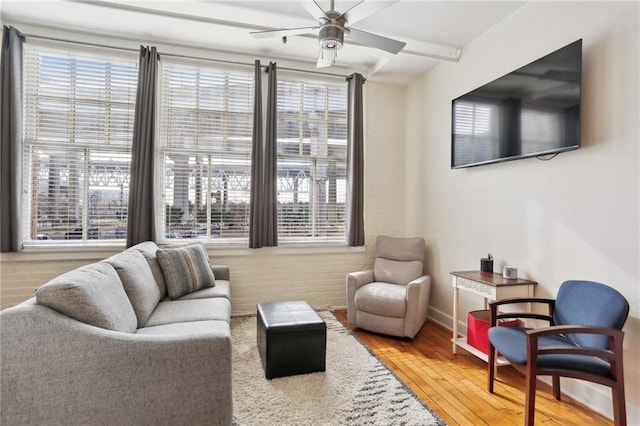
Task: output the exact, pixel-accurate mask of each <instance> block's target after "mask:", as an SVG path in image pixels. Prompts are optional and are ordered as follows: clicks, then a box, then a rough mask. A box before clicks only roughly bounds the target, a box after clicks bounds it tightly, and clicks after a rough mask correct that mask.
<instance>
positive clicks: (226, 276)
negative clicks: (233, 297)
mask: <svg viewBox="0 0 640 426" xmlns="http://www.w3.org/2000/svg"><path fill="white" fill-rule="evenodd" d="M211 271H213V275H214V276H215V277H216V280H225V281H231V272H230V270H229V266H227V265H211Z"/></svg>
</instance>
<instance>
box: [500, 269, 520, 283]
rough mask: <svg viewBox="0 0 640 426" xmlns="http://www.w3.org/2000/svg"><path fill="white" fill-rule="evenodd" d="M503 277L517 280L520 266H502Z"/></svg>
mask: <svg viewBox="0 0 640 426" xmlns="http://www.w3.org/2000/svg"><path fill="white" fill-rule="evenodd" d="M502 277H503V278H507V279H509V280H515V279H517V278H518V268H512V267H510V266H505V267H504V268H502Z"/></svg>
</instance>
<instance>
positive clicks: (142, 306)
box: [0, 242, 232, 425]
mask: <svg viewBox="0 0 640 426" xmlns="http://www.w3.org/2000/svg"><path fill="white" fill-rule="evenodd" d="M189 247H194V246H189ZM198 247H199V248H200V250H201V252H202V253H204V256H205V259H206V260H205V263H206V267H207V271H205V273H204V276H205V279H209V278H213V280H214V281H213V283H214V285H213V286H212V284H213V283H212V282H204V281H202V282H199V283H196V284H197V285H196V288H199V289H197V290H194V291H188V290H189V289H188V288H187V291H185V290H184V289H182V292H183V293H184V294H182V295H181V296H180V297H172V295H171V293H172V288H173V290H174V293H175V290H176V287H175V285H176V283H175V282H172V283H168V281H167V278H168V276H169V275H168V274H173V277H174V281H175V277H181V276H185V275H188V274H189V273H193V272H194V270H196V269H197V267H198V265H195V267H194V264H193V262H192V263H191V264H186V269H185V268H182V269H180V265H178V266H176V267H175V268H172V269H169V268H168V267H166V265H165V264H163V263H162V262H159V260H162V259H161V258H160V256H161V253H162V254H164V253H166V252H168V251H169V250H165V249H163V250H160V251H158V246H156V245H155V243H153V242H145V243H141V244H138V245H136V246H134V247H131V248H130V249H128V250H125V251H123V252H121V253H118V254H116V255H115V256H112V257H110V258H108V259H105V260H103V261H101V262H97V263H94V264H91V265H86V266H83V267H80V268H78V269H75V270H73V271H70V272H68V273H65V274H62V275H60V276H58V277H56V278H54V279H53V280H51V281H50V282H48V283H47V284H45V285H43V286H42V287H40V288H39V289H38V290H37V291H36V296H35V297H33V298H31V299H29V300H27V301H25V302H23V303H21V304H19V305H17V306H14V307H11V308H8V309H5V310H3V311H2V312H0V368H1V370H0V376H1V378H0V382H1V388H0V392H1V393H0V396H1V397H0V423H1V424H6V425H9V424H11V425H15V424H38V425H41V424H52V425H54V424H55V425H60V424H65V425H94V424H100V425H110V424H113V425H169V424H180V425H186V424H188V425H199V424H207V425H218V424H220V425H228V424H231V421H232V388H231V384H232V376H231V372H232V369H231V356H232V355H231V331H230V316H231V292H230V282H229V278H230V277H229V269H228V267H226V266H215V265H214V266H211V265H209V263H208V258H207V257H206V253H205V252H204V249H202V246H200V245H198ZM176 250H179V249H176ZM183 266H184V264H183ZM200 266H202V265H200ZM181 274H182V275H181ZM207 274H210V275H207ZM186 281H189V280H186ZM205 281H206V280H205ZM168 284H170V285H168ZM172 285H173V287H172ZM178 285H183V283H182V281H180V282H178ZM192 290H193V289H192ZM175 295H176V294H174V295H173V296H175Z"/></svg>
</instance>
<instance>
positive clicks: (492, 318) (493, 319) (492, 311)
mask: <svg viewBox="0 0 640 426" xmlns="http://www.w3.org/2000/svg"><path fill="white" fill-rule="evenodd" d="M555 302H556V301H555V299H547V298H542V297H514V298H510V299H501V300H495V301H493V302H489V324H490V326H491V327H495V326H496V324H497V323H498V320H499V319H505V318H531V319H538V320H542V321H549V323H551V322H552V320H553V308H554V306H555ZM517 303H537V304H543V305H547V306H548V314H546V315H545V314H536V313H533V312H500V313H498V307H499V306H503V305H512V304H517Z"/></svg>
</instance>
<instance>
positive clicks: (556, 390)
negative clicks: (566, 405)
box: [551, 376, 560, 401]
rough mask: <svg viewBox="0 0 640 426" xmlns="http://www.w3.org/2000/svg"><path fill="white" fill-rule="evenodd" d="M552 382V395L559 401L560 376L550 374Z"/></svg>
mask: <svg viewBox="0 0 640 426" xmlns="http://www.w3.org/2000/svg"><path fill="white" fill-rule="evenodd" d="M551 379H552V382H553V397H554V398H555V399H557V400H558V401H560V376H552V377H551Z"/></svg>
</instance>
